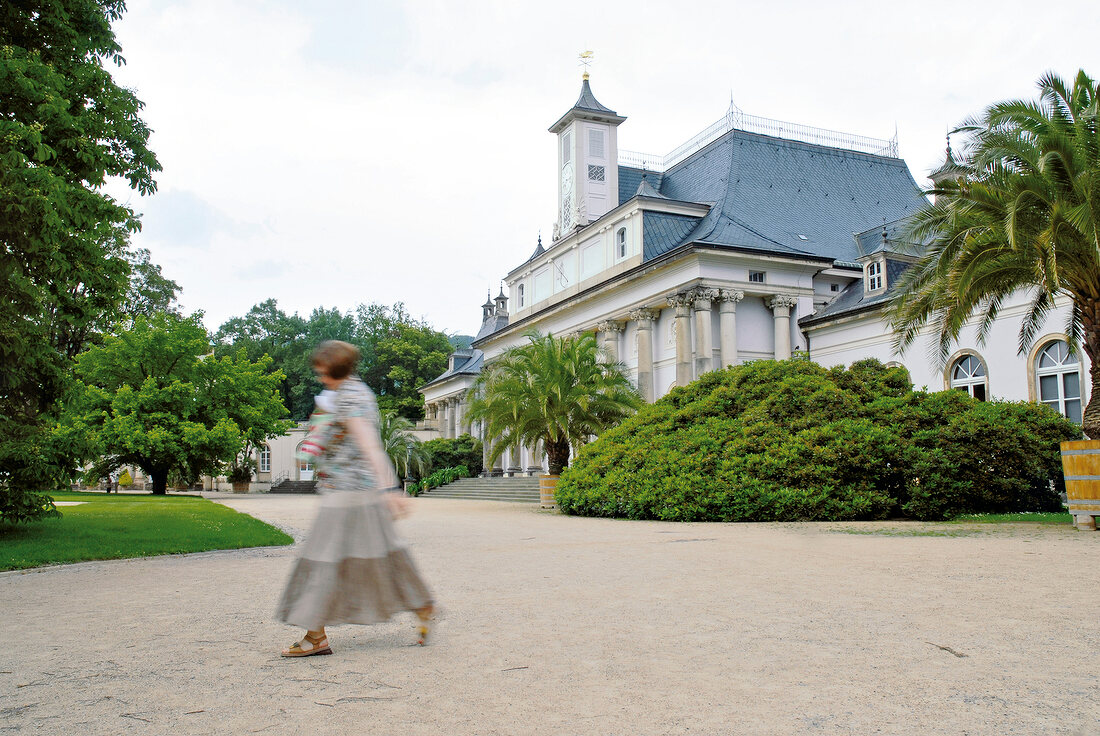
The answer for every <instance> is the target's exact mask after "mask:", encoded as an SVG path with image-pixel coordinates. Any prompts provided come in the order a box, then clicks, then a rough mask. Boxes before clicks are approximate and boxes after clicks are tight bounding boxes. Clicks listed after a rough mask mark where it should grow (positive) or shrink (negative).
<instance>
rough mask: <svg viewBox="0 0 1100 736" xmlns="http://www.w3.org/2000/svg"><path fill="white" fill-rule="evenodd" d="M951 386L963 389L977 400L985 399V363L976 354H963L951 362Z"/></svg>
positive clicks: (986, 392)
mask: <svg viewBox="0 0 1100 736" xmlns="http://www.w3.org/2000/svg"><path fill="white" fill-rule="evenodd" d="M950 375H951V388H953V389H958V390H959V391H965V392H967V393H968V394H970V395H971V396H973V397H974V398H975V399H977V400H978V401H985V400H986V396H987V394H988V393H989V392H988V389H987V382H986V375H985V365H984V364H983V363H982V359H981V358H979V357H978V356H977V355H963V356H961V357H960V358H959V359H958V360H956V361H955V362H954V363H952V364H951V373H950Z"/></svg>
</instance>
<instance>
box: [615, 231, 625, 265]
mask: <svg viewBox="0 0 1100 736" xmlns="http://www.w3.org/2000/svg"><path fill="white" fill-rule="evenodd" d="M615 255H616V257H617V258H619V260H622V259H623V258H626V228H625V227H621V228H619V229H618V231H616V233H615Z"/></svg>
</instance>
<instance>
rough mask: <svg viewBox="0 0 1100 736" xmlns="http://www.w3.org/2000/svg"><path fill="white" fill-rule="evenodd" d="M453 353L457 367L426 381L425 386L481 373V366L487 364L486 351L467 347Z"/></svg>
mask: <svg viewBox="0 0 1100 736" xmlns="http://www.w3.org/2000/svg"><path fill="white" fill-rule="evenodd" d="M478 337H480V335H478ZM453 355H454V358H455V367H454V368H453V369H448V370H446V371H444V372H443V373H442V374H441V375H439V376H436V377H435V378H433V379H432V380H430V381H428V382H427V383H425V384H424V386H431V385H432V384H433V383H439V382H440V381H445V380H447V379H448V378H453V377H454V376H476V375H477V374H479V373H481V368H482V366H483V365H484V364H485V353H483V352H481V351H480V350H477V349H476V348H466V349H462V350H456V351H454V353H453ZM421 388H423V387H421Z"/></svg>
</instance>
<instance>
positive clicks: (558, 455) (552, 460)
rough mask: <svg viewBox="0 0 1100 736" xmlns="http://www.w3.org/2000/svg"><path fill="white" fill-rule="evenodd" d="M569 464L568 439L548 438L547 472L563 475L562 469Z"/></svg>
mask: <svg viewBox="0 0 1100 736" xmlns="http://www.w3.org/2000/svg"><path fill="white" fill-rule="evenodd" d="M567 465H569V442H568V440H557V441H554V440H550V439H547V440H546V466H547V468H546V472H547V473H548V474H550V475H561V471H562V469H563V468H565V467H566V466H567Z"/></svg>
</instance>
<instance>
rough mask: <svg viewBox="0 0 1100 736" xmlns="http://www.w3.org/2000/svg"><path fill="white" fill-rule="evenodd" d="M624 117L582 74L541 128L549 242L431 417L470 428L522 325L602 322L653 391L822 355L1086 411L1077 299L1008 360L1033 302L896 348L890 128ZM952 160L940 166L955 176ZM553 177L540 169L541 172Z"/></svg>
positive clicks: (458, 362) (905, 206) (898, 180)
mask: <svg viewBox="0 0 1100 736" xmlns="http://www.w3.org/2000/svg"><path fill="white" fill-rule="evenodd" d="M625 121H626V118H625V117H624V116H622V115H619V114H618V113H617V112H615V111H614V110H612V109H610V108H608V107H606V106H605V105H603V104H601V103H600V102H599V101H598V100H597V99H596V97H595V95H594V94H593V92H592V89H591V86H590V83H589V79H588V75H587V74H585V76H584V80H583V82H582V84H581V92H580V96H579V97H578V99H577V101H576V103H575V104H574V105H573V106H572V107H571V108H570V109H569V110H567V111H566V112H565V114H564V115H562V116H561V117H560V118H558V120H557V121H555V122H554V123H553V125H551V126H550V128H549V131H550V133H551V134H553V135H555V136H557V140H558V162H557V170H556V172H554V174H555V176H556V177H557V183H558V210H557V212H558V214H557V218H558V219H557V224H556V225H555V228H554V233H553V239H552V242H550V243H549V244H548V245H545V246H544V245H543V243H542V240H541V238H540V239H539V241H538V244H537V245H536V247H535V248H534V251H533V252H532V253H531V254H530V255H529V256H528V257H527V258H526V260H524V261H523V262H521V263H519V264H518V265H516V266H515V267H514V268H513V269H512V270H511V271H509V272H508V273H507V275H506V276H505V277H504V281H505V284H506V285H507V291H508V295H507V296H506V295H505V293H504V290H503V289H502V290H501V292H500V294H499V295H498V296H497V297H496V298H495V299H492V298H490V299H487V301H486V303H485V304H484V305H482V310H483V311H482V323H481V329H480V330H479V332H478V334H477V337H476V338H475V340H474V341H473V344H472V347H471V348H470V349H468V350H459V351H456V352H455V353H454V354H453V355H452V356H451V358H450V363H449V365H448V368H447V371H446V372H445V373H443V375H441V376H439V377H438V378H436V379H435V380H433V381H432V382H430V383H428V384H427V385H425V386H424V387H423V388H422V389H421V392H422V393H423V395H424V400H425V406H426V411H427V424H428V425H429V426H432V427H434V428H436V429H437V430H438V431H439V432H440V433H441V435H442V436H445V437H455V436H457V435H458V434H461V433H463V432H473V433H475V434H478V428H477V427H475V426H471V423H470V422H469V420H468V419H467V418H466V411H465V408H466V403H467V395H468V391H469V389H470V387H471V385H472V384H473V381H474V380H475V379H476V377H477V375H478V373H479V372H480V370H481V368H482V367H483V366H484V365H485V364H486V363H491V361H492V360H493V359H494V357H496V356H498V355H500V354H501V353H502V352H503V351H505V350H506V349H508V348H509V347H512V346H514V345H519V344H522V343H524V342H526V338H524V336H523V335H524V333H525V332H527V331H529V330H531V329H537V330H539V331H540V332H542V333H544V334H545V333H553V334H556V335H559V334H560V335H564V334H571V333H581V332H595V333H596V335H597V338H598V340H599V341H600V344H601V345H602V346H603V348H604V349H605V350H606V352H607V353H608V355H609V356H610V357H611V358H612V359H614V360H617V361H621V362H622V363H623V364H624V365H625V366H626V368H627V370H628V372H629V373H630V375H631V376H632V378H633V379H634V381H635V383H636V385H637V387H638V389H639V391H640V392H641V394H642V395H643V396H644V397H645V398H646V399H647V400H649V401H653V400H655V399H657V398H660V397H661V396H663V395H664V394H666V393H667V392H668V391H669V390H670V389H671V388H673V387H674V386H682V385H685V384H687V383H689V382H691V381H693V380H694V379H696V378H698V377H699V376H700V375H701V374H703V373H706V372H707V371H710V370H713V369H715V368H719V367H723V366H726V365H731V364H737V363H741V362H744V361H748V360H757V359H762V358H777V359H783V358H788V357H790V356H791V354H792V352H793V351H796V350H797V351H805V352H807V353H808V354H809V357H810V358H811V359H812V360H815V361H817V362H819V363H821V364H823V365H838V364H845V365H847V364H851V363H852V362H854V361H856V360H859V359H862V358H878V359H879V360H881V361H883V362H884V363H897V364H901V365H904V366H905V367H906V368H907V369H908V370H909V372H910V375H911V376H912V378H913V382H914V383H915V384H916V385H917V386H918V387H919V386H922V385H924V386H927V387H928V388H929V389H933V390H940V389H944V388H956V389H960V390H965V391H967V392H969V393H970V394H972V395H974V396H976V397H978V398H981V399H985V398H992V397H998V398H1006V399H1030V400H1033V401H1042V402H1044V403H1047V404H1049V405H1051V406H1053V407H1055V408H1057V409H1058V410H1059V411H1061V412H1062V413H1063V414H1066V415H1067V416H1069V417H1071V418H1073V419H1075V420H1076V421H1080V418H1081V411H1082V409H1083V407H1084V405H1085V403H1087V400H1088V397H1087V395H1086V392H1087V385H1086V384H1087V382H1086V381H1084V380H1082V379H1083V377H1085V376H1087V375H1088V366H1087V365H1086V364H1085V363H1084V362H1083V361H1085V360H1087V359H1086V358H1084V357H1083V353H1078V354H1077V355H1070V352H1069V350H1068V346H1067V343H1066V336H1065V334H1064V332H1062V330H1063V329H1064V325H1065V323H1066V314H1068V312H1067V310H1068V308H1069V306H1068V301H1067V303H1066V304H1064V305H1062V306H1061V309H1060V310H1056V313H1053V314H1051V315H1050V317H1049V319H1048V324H1047V325H1045V327H1044V329H1043V330H1042V331H1041V332H1040V333H1039V334H1041V335H1043V336H1042V337H1040V338H1039V339H1038V340H1037V341H1035V344H1034V349H1033V350H1032V352H1031V354H1030V355H1026V356H1021V355H1018V354H1017V350H1016V344H1017V338H1016V333H1017V331H1018V329H1019V324H1020V315H1021V314H1022V313H1023V311H1024V310H1025V309H1026V305H1027V298H1026V296H1025V295H1023V294H1021V295H1020V299H1019V300H1018V302H1017V303H1014V304H1012V305H1008V306H1007V307H1006V308H1005V309H1002V311H1001V315H1000V318H999V321H998V323H997V325H996V326H995V327H994V329H993V331H992V333H991V335H990V337H989V338H988V339H987V340H986V342H985V344H984V345H980V344H978V342H977V335H976V328H974V329H969V330H967V331H966V332H965V333H964V335H963V336H962V337H961V339H960V342H959V345H958V346H957V347H958V350H957V352H955V354H954V355H952V356H951V357H950V358H949V359H948V361H947V363H946V366H945V367H944V366H940V365H939V363H938V362H937V361H935V360H933V359H932V358H930V357H929V352H928V341H927V340H924V339H921V340H918V342H917V343H915V344H914V345H913V347H911V348H910V349H909V350H908V351H906V352H905V353H904V354H902V355H896V354H895V353H894V351H893V349H892V339H893V335H892V332H891V329H890V327H889V325H888V324H887V322H886V321H885V319H884V316H883V308H884V306H885V302H886V297H887V296H888V295H889V293H890V290H891V288H892V286H893V284H894V281H895V279H897V277H898V276H899V275H900V274H901V273H902V272H903V271H904V270H905V269H906V268H907V267H908V266H909V264H910V263H911V262H912V258H911V256H910V255H909V253H910V252H911V249H910V248H908V247H905V245H906V244H904V243H901V242H900V240H899V239H898V238H899V232H900V230H901V228H902V225H903V223H904V220H905V219H906V218H907V217H908V216H909V215H911V214H912V213H914V212H915V211H917V210H918V209H919V208H920V207H922V206H923V205H924V202H925V200H924V195H923V194H922V193H921V190H920V188H919V187H918V185H917V183H916V181H915V180H914V178H913V176H912V174H911V173H910V172H909V169H908V167H907V166H906V164H905V162H904V161H903V160H902V159H901V158H899V157H898V149H897V140H896V139H892V140H878V139H873V138H865V137H861V136H854V135H847V134H843V133H837V132H835V131H827V130H819V129H815V128H810V127H807V126H801V125H794V124H790V123H783V122H779V121H774V120H768V119H765V118H758V117H754V116H750V115H745V114H744V113H742V112H741V111H740V110H739V109H738V108H736V107H734V106H732V105H731V107H730V109H729V111H728V112H727V114H726V115H725V116H724V117H723V118H722V119H721V120H719V121H717V122H716V123H714V124H713V125H711V126H710V127H708V128H706V129H705V130H704V131H702V132H701V133H700V134H699V135H697V136H695V137H694V138H693V139H691V140H690V141H688V142H687V143H685V144H683V145H681V146H679V147H678V148H676V149H674V150H673V151H672V152H671V153H669V154H667V155H665V156H648V155H645V154H640V153H636V152H631V151H624V150H620V149H619V146H618V141H619V136H618V132H619V126H620V125H622V124H623V123H624V122H625ZM949 164H950V150H949V151H948V160H947V161H946V162H945V166H944V167H942V168H941V169H940V170H939V171H937V172H934V173H933V174H932V177H933V178H934V179H935V178H936V177H937V176H947V175H949V174H950V170H951V169H950V166H949ZM548 173H549V172H548ZM543 465H544V458H543V457H542V453H541V451H540V448H513V449H511V450H509V451H508V452H507V453H506V455H505V457H504V459H503V461H502V463H501V464H500V466H499V467H498V468H496V469H495V472H506V473H512V474H516V473H521V472H524V473H534V472H538V470H539V469H540V468H541V467H543Z"/></svg>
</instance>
